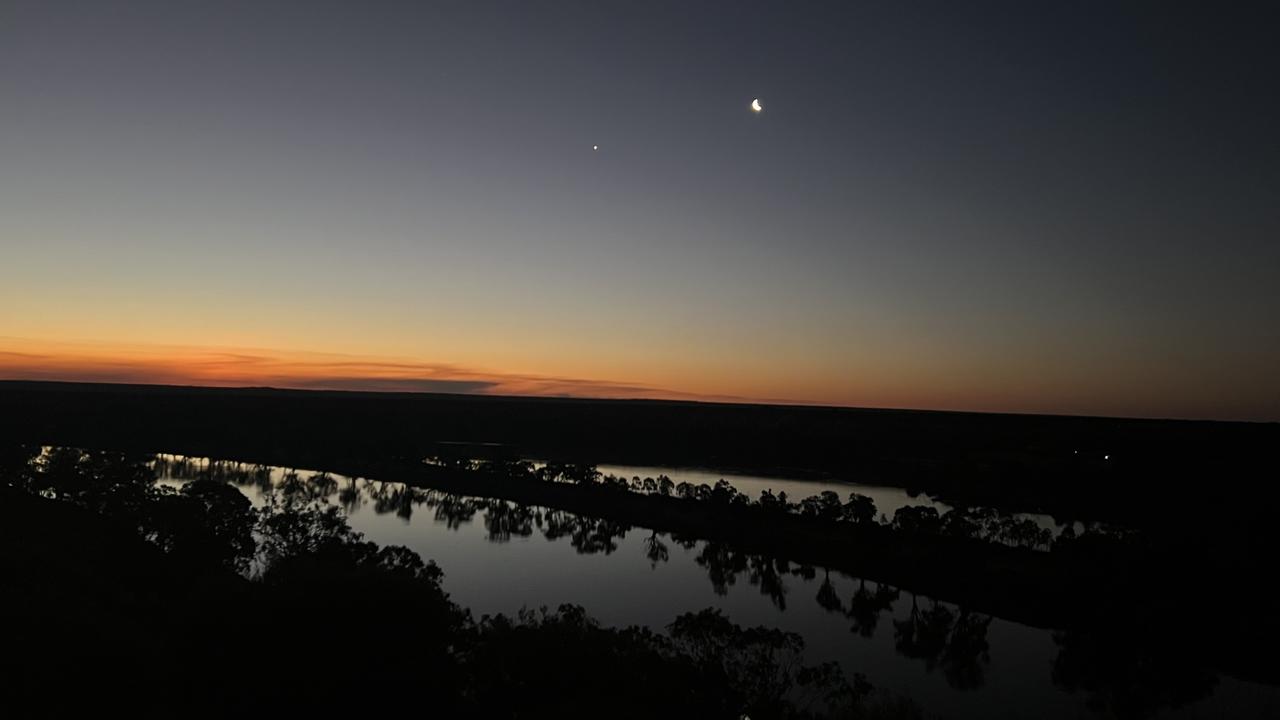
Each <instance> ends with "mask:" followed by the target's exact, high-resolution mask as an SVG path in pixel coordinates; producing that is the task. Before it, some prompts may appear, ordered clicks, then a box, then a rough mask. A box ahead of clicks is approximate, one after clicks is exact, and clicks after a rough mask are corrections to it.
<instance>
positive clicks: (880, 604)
mask: <svg viewBox="0 0 1280 720" xmlns="http://www.w3.org/2000/svg"><path fill="white" fill-rule="evenodd" d="M154 469H155V471H156V475H157V476H159V478H160V479H161V482H162V483H171V484H172V485H174V486H175V487H177V486H180V485H182V484H184V483H186V482H191V481H199V480H209V479H217V480H221V481H223V482H226V483H231V484H234V485H236V486H238V487H240V488H242V489H244V490H245V491H246V494H247V495H248V496H249V497H250V499H251V500H253V501H254V503H255V504H256V505H259V506H261V505H262V504H263V503H266V502H270V501H272V498H285V499H288V500H289V501H290V502H300V503H313V504H315V505H317V506H326V505H327V506H332V507H333V508H334V509H335V510H340V511H341V512H343V513H346V514H352V513H356V512H361V511H369V510H371V511H372V512H373V513H374V514H375V515H376V516H378V517H382V518H386V519H387V520H386V521H380V523H381V524H378V525H376V526H369V527H376V528H377V529H376V531H374V532H370V533H369V534H370V537H371V539H373V540H375V541H377V542H379V543H390V542H403V540H404V538H405V537H406V536H405V535H404V534H403V533H402V532H400V531H396V530H395V529H394V528H395V527H397V526H399V527H403V528H406V529H407V528H409V527H410V524H411V522H413V521H414V520H415V518H418V517H419V516H425V517H428V518H432V519H433V520H434V522H435V525H434V527H435V528H438V529H440V530H443V531H445V532H447V533H451V534H453V533H460V532H461V531H462V530H463V529H464V528H467V527H472V526H474V527H476V528H477V529H482V530H483V534H480V535H478V537H482V538H484V539H485V540H487V541H488V542H489V543H493V544H501V545H511V544H516V543H527V542H528V541H530V540H535V539H541V540H543V541H545V543H544V544H546V543H554V544H559V545H561V546H562V547H563V546H565V545H567V546H569V547H572V549H573V550H574V552H576V553H577V554H579V555H580V556H582V557H584V558H603V557H612V556H615V555H616V554H619V553H620V551H625V552H622V553H621V555H622V556H627V555H628V553H632V552H634V553H635V555H634V556H632V557H635V558H636V559H637V560H639V561H642V562H643V563H644V567H647V568H648V571H651V574H652V575H653V579H652V580H651V582H652V583H654V584H655V588H658V589H660V591H661V592H669V593H675V592H685V588H686V587H687V584H686V583H684V582H683V581H677V580H676V578H678V577H679V576H664V575H663V573H667V572H680V573H684V572H685V571H686V569H694V570H696V571H697V572H698V573H699V574H700V575H701V576H702V577H703V578H704V579H703V582H704V583H706V584H705V585H703V587H704V588H706V587H709V589H710V591H711V592H712V593H714V594H715V595H716V596H718V597H720V598H724V599H725V600H726V601H730V600H732V599H733V597H735V594H734V592H733V590H734V588H750V590H751V593H752V594H755V595H758V596H760V597H762V598H765V599H766V600H767V602H768V605H769V606H770V607H772V608H773V609H774V610H775V611H776V612H778V613H786V614H787V615H788V616H797V617H800V618H805V620H804V622H805V623H808V624H812V625H813V627H815V628H816V627H820V625H818V624H817V618H828V617H829V618H838V619H839V620H840V621H841V622H842V623H844V626H845V627H847V628H848V632H847V633H844V634H843V640H838V639H837V640H836V641H829V642H827V646H828V647H839V646H840V645H841V644H843V645H846V646H847V645H849V644H850V643H852V642H856V643H864V644H865V648H866V650H864V651H860V652H870V653H872V657H874V658H875V660H874V663H875V664H876V665H877V666H878V667H879V666H888V665H889V663H888V661H887V659H886V657H885V656H884V655H879V654H878V653H884V654H885V655H887V656H888V657H893V656H896V657H897V658H900V659H901V661H902V662H905V663H909V664H911V665H912V666H914V667H916V668H918V669H919V671H920V672H922V673H923V674H924V675H925V676H931V677H934V678H941V681H937V680H935V682H940V684H943V685H945V687H946V688H948V689H949V690H950V691H951V692H953V695H952V696H946V700H945V703H946V705H945V706H946V707H949V708H956V707H963V704H962V703H961V701H960V700H959V698H960V697H961V696H971V695H980V694H981V693H979V692H978V691H979V690H982V689H983V688H985V687H987V686H988V685H989V684H990V683H989V677H999V676H1000V675H1001V674H1002V673H1005V674H1017V673H1019V672H1022V671H1023V669H1022V668H1021V667H1012V666H1011V665H1010V664H1009V663H1006V664H1004V665H1003V666H1001V669H1000V670H999V671H995V670H993V668H995V667H997V660H998V658H996V657H993V655H996V654H997V653H995V652H993V647H995V648H999V647H1005V648H1008V647H1010V646H1009V645H1007V644H1006V645H1003V646H1001V645H998V644H997V643H995V642H994V641H993V628H994V627H996V625H997V623H998V621H996V620H994V619H993V618H992V617H991V616H988V615H982V614H978V613H975V612H972V611H971V610H969V609H966V608H961V607H956V606H954V605H951V604H948V603H943V602H938V601H936V600H933V599H931V598H927V597H923V596H920V597H917V596H915V595H910V601H909V602H908V601H907V600H906V597H905V596H906V595H908V593H904V592H903V591H901V590H899V589H898V588H894V587H892V586H889V585H886V584H881V583H875V582H870V581H866V580H863V579H856V578H850V577H849V576H847V575H843V574H841V573H832V572H830V571H828V570H825V569H819V568H813V567H809V566H804V565H797V564H795V563H791V562H788V561H787V560H785V559H782V558H776V557H769V556H766V555H759V554H752V553H745V552H741V551H739V550H737V549H736V548H734V547H732V546H730V545H728V544H725V543H719V542H705V541H702V540H699V539H697V538H693V537H686V536H679V535H671V534H666V533H660V532H657V531H655V530H652V529H643V530H642V531H641V533H639V534H638V535H636V536H634V538H632V539H630V540H628V538H629V533H630V532H631V530H632V528H630V527H628V526H625V525H622V524H618V523H614V522H610V521H607V520H603V519H599V518H592V517H587V516H582V515H578V514H575V513H570V512H566V511H561V510H554V509H548V508H544V507H534V506H524V505H520V504H518V503H513V502H509V501H505V500H491V499H484V498H476V497H468V496H460V495H455V494H451V493H444V492H440V491H435V490H427V489H420V488H411V487H407V486H404V485H400V484H397V483H386V482H379V481H372V480H367V479H360V478H350V477H342V476H335V475H331V474H326V473H307V472H300V471H297V470H290V469H281V468H268V467H264V466H251V465H240V464H237V463H219V462H209V461H204V460H193V459H187V458H180V457H173V456H161V457H159V458H157V459H156V460H155V463H154ZM562 472H563V471H562ZM568 472H577V470H576V468H573V467H571V468H569V470H568ZM642 486H643V481H642ZM661 487H662V486H661V485H660V484H659V483H658V482H657V481H655V482H654V484H653V488H654V491H655V492H661V489H660V488H661ZM709 492H715V490H714V488H712V489H710V490H709ZM822 511H823V508H822V507H821V506H820V505H819V504H815V505H814V507H813V512H817V513H820V512H822ZM918 515H919V516H916V515H907V516H904V520H903V522H904V523H906V522H916V521H920V522H931V521H933V520H931V519H930V518H934V519H935V520H936V521H937V522H939V523H941V522H943V520H942V518H940V517H936V518H935V517H934V516H931V515H929V514H928V513H919V514H918ZM926 516H928V517H926ZM961 521H966V522H972V523H974V525H977V526H982V525H989V527H990V531H991V532H995V533H1000V532H1009V533H1016V532H1018V526H1016V525H1013V524H1007V525H1001V524H1000V523H1002V522H1005V521H1003V520H1001V519H1000V518H998V517H994V516H987V515H984V514H981V513H977V514H971V515H963V516H961V515H956V516H954V517H953V520H952V521H951V522H952V523H960V522H961ZM417 523H418V525H417V526H420V524H421V521H420V520H419V521H417ZM417 526H415V527H417ZM1006 527H1007V528H1008V530H1006V529H1005V528H1006ZM951 531H953V532H956V533H957V534H964V533H962V532H961V530H959V529H955V528H953V529H952V530H951ZM1023 532H1027V529H1025V528H1024V529H1023ZM379 533H385V535H379ZM1011 539H1016V538H1013V537H1012V536H1011ZM521 552H525V551H523V550H522V551H521ZM431 555H432V553H431V550H430V549H426V550H425V551H424V556H431ZM677 561H679V562H677ZM610 562H614V561H612V560H611V561H610ZM619 562H620V561H619ZM669 566H670V567H671V569H670V570H668V569H666V568H668V567H669ZM444 567H445V569H446V571H448V570H449V569H450V568H451V567H457V566H456V565H450V564H448V563H446V564H445V565H444ZM662 577H671V578H672V579H670V580H665V581H664V580H662ZM658 589H655V590H654V592H658V591H659V590H658ZM614 601H615V602H618V600H617V599H616V598H615V599H614ZM1006 628H1008V625H1007V624H1006ZM1004 632H1005V633H1006V634H1007V633H1008V632H1010V630H1008V629H1006V630H1004ZM1032 632H1033V633H1034V636H1035V637H1037V638H1044V642H1045V644H1046V645H1047V646H1048V650H1047V654H1046V655H1045V656H1043V659H1042V660H1040V661H1039V662H1038V663H1033V664H1031V665H1029V666H1028V668H1027V669H1026V671H1025V674H1024V675H1022V677H1025V678H1027V680H1026V681H1025V682H1027V683H1031V682H1038V683H1040V684H1041V685H1043V686H1044V687H1043V688H1042V689H1041V690H1039V691H1038V692H1040V693H1041V694H1042V695H1043V694H1044V693H1052V692H1055V691H1054V688H1057V691H1060V692H1063V693H1067V694H1070V695H1068V696H1074V697H1078V698H1080V701H1081V702H1084V703H1087V706H1088V707H1089V708H1091V709H1093V710H1094V711H1096V712H1098V713H1102V714H1106V715H1111V716H1116V717H1147V716H1150V715H1152V714H1156V713H1159V712H1163V711H1165V710H1167V709H1169V708H1177V707H1181V706H1184V705H1186V704H1188V703H1191V702H1194V701H1197V700H1200V699H1203V698H1205V697H1207V696H1208V695H1209V694H1210V693H1212V691H1213V688H1214V687H1215V682H1216V678H1215V676H1214V675H1213V674H1212V673H1208V672H1205V671H1202V670H1197V669H1195V668H1193V667H1190V666H1188V665H1186V663H1185V662H1183V661H1180V660H1178V659H1177V657H1179V656H1177V655H1174V654H1165V655H1160V654H1154V653H1152V651H1151V650H1149V649H1143V648H1140V647H1136V646H1135V647H1130V646H1124V645H1123V644H1120V645H1117V644H1116V643H1115V642H1114V638H1115V637H1122V636H1123V633H1115V632H1108V633H1105V634H1099V633H1080V632H1074V633H1054V634H1052V636H1050V635H1049V633H1045V632H1041V631H1032ZM822 633H823V631H817V633H816V634H813V633H811V634H808V635H806V638H807V639H808V640H809V641H810V643H811V645H812V646H814V647H817V648H821V647H823V645H824V639H825V638H824V637H823V634H822ZM1104 638H1111V641H1110V642H1105V641H1104ZM881 648H883V649H881ZM841 652H844V651H841ZM1012 662H1013V663H1014V664H1015V665H1018V666H1022V665H1027V663H1025V662H1024V661H1022V660H1021V659H1014V660H1013V661H1012ZM863 666H865V664H864V665H863ZM873 679H874V678H873ZM912 682H916V683H918V682H920V681H918V680H917V681H912ZM1050 683H1052V684H1051V685H1050ZM1058 702H1061V701H1058ZM957 714H961V715H963V714H973V713H966V712H963V711H962V712H959V713H957ZM1066 714H1067V715H1070V714H1071V713H1066Z"/></svg>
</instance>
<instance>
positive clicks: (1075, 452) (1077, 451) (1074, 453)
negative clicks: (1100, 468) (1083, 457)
mask: <svg viewBox="0 0 1280 720" xmlns="http://www.w3.org/2000/svg"><path fill="white" fill-rule="evenodd" d="M1071 454H1072V455H1079V454H1080V451H1079V450H1072V451H1071Z"/></svg>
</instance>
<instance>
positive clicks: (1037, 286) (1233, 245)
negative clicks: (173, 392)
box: [0, 0, 1280, 421]
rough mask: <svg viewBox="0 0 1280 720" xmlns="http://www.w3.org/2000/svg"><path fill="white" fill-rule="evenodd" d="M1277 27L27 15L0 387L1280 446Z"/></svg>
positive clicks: (451, 5)
mask: <svg viewBox="0 0 1280 720" xmlns="http://www.w3.org/2000/svg"><path fill="white" fill-rule="evenodd" d="M1224 5H1225V6H1226V7H1223V6H1224ZM1259 7H1261V4H1259ZM1274 27H1275V26H1274V23H1273V22H1271V21H1270V20H1269V19H1268V18H1266V17H1263V16H1262V14H1261V11H1255V10H1254V9H1252V8H1251V7H1250V6H1248V5H1247V4H1244V3H1203V4H1200V5H1198V6H1197V4H1196V3H1117V2H1096V3H1095V2H1073V3H1025V2H1007V3H983V2H974V3H954V2H938V3H912V2H883V3H871V2H868V3H858V2H839V3H824V2H803V3H797V2H776V3H755V2H741V1H738V2H724V3H716V2H661V1H647V2H629V3H620V2H619V3H614V2H580V3H578V2H559V3H549V2H508V3H488V2H482V1H479V0H467V1H465V2H387V1H378V0H371V1H365V2H354V1H352V2H333V1H328V0H307V1H303V2H286V1H283V0H281V1H275V2H239V1H237V0H230V1H225V2H197V1H194V0H156V1H147V2H127V1H125V0H119V1H117V2H109V3H108V2H99V1H92V2H60V1H58V0H45V1H34V0H33V1H30V2H28V1H26V0H18V1H14V0H0V378H10V379H58V380H90V381H107V382H163V383H177V384H201V385H273V386H279V387H304V388H329V389H358V390H370V389H372V390H413V391H444V392H480V393H500V394H538V395H572V396H584V397H665V398H685V399H707V400H730V401H770V402H789V403H813V404H823V405H851V406H863V407H910V408H933V409H952V410H981V411H1000V412H1051V413H1069V414H1100V415H1124V416H1146V417H1196V418H1222V419H1248V420H1271V421H1274V420H1280V372H1277V370H1276V368H1277V367H1280V135H1278V134H1277V132H1276V128H1277V127H1280V93H1277V91H1276V88H1277V87H1280V59H1278V57H1280V53H1277V52H1276V50H1275V49H1274V38H1273V32H1272V29H1273V28H1274ZM755 98H759V99H760V102H761V103H762V104H763V106H764V110H763V112H760V113H755V112H752V110H751V108H750V103H751V101H752V100H753V99H755ZM593 146H598V149H593Z"/></svg>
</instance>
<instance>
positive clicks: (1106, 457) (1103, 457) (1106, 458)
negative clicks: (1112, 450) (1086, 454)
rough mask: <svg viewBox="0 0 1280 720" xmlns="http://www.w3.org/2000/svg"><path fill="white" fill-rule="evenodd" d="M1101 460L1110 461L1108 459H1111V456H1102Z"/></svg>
mask: <svg viewBox="0 0 1280 720" xmlns="http://www.w3.org/2000/svg"><path fill="white" fill-rule="evenodd" d="M1102 459H1103V460H1110V459H1111V456H1110V455H1103V456H1102Z"/></svg>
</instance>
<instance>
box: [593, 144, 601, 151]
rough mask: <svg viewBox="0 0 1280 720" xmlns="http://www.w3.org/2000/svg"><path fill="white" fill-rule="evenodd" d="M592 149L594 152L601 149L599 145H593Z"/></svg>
mask: <svg viewBox="0 0 1280 720" xmlns="http://www.w3.org/2000/svg"><path fill="white" fill-rule="evenodd" d="M591 149H592V150H599V149H600V146H599V145H592V146H591Z"/></svg>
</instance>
